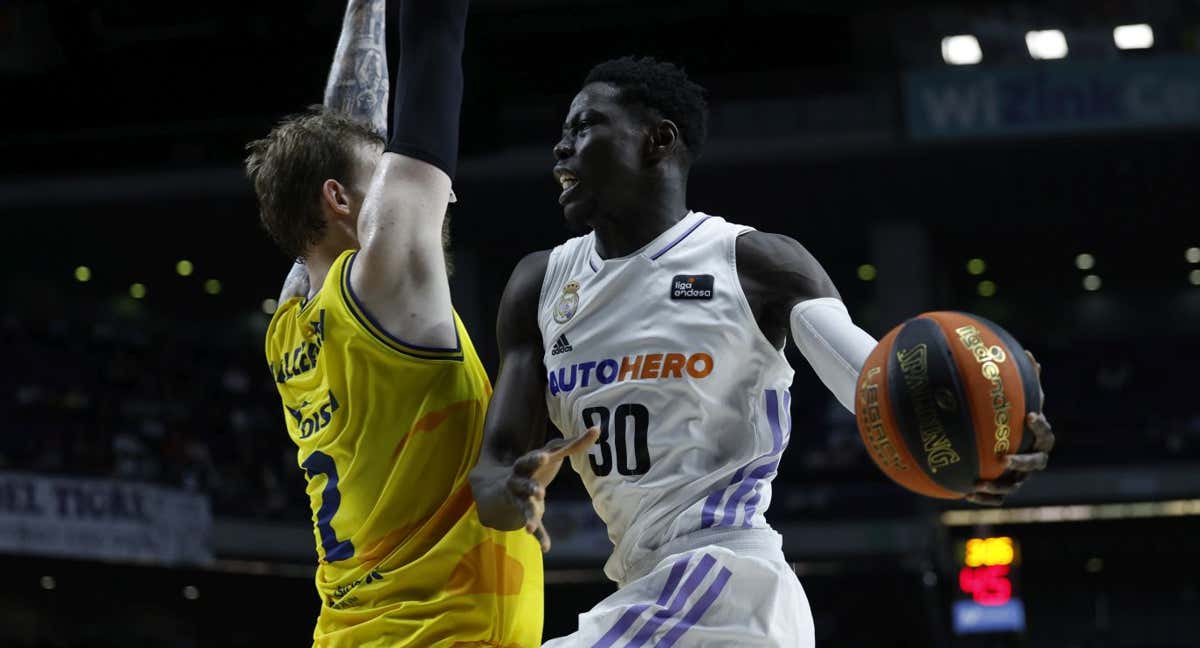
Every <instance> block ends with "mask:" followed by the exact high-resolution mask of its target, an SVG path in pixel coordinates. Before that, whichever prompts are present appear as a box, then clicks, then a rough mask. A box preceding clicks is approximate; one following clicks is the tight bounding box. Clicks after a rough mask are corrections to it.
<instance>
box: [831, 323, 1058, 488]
mask: <svg viewBox="0 0 1200 648" xmlns="http://www.w3.org/2000/svg"><path fill="white" fill-rule="evenodd" d="M1040 371H1041V367H1040V366H1039V365H1038V364H1037V362H1036V361H1034V359H1033V356H1032V355H1030V354H1029V353H1028V352H1026V351H1025V350H1024V349H1023V348H1021V345H1020V344H1019V343H1017V341H1016V340H1015V339H1014V338H1013V337H1012V336H1011V335H1009V334H1008V332H1007V331H1005V330H1004V329H1002V328H1000V327H999V326H997V325H995V324H993V323H992V322H989V321H988V320H986V319H983V318H982V317H976V316H974V315H969V314H966V313H954V312H931V313H923V314H921V315H918V316H917V317H914V318H913V319H910V320H908V321H907V322H904V323H903V324H901V325H899V326H897V327H896V328H894V329H892V330H891V331H890V332H889V333H888V334H887V335H885V336H884V337H883V339H882V340H880V341H879V345H878V346H876V347H875V350H874V351H872V352H871V355H870V356H868V357H867V361H866V363H865V364H864V365H863V367H862V371H861V373H860V374H859V378H858V391H857V397H856V401H857V402H856V403H855V405H856V407H855V416H856V418H857V419H858V431H859V433H860V434H861V435H862V439H863V442H864V443H865V444H866V446H867V450H868V452H869V454H870V455H871V458H872V459H873V460H874V461H875V463H876V465H878V466H879V467H880V469H882V470H883V472H884V473H885V474H886V475H887V476H888V477H891V478H892V479H893V480H894V481H895V482H896V483H898V484H900V485H901V486H903V487H905V488H907V489H909V490H911V491H914V492H917V493H920V494H922V495H927V496H930V497H939V498H944V499H961V498H966V499H968V500H971V501H974V502H977V503H980V504H999V503H1000V502H1001V500H1002V499H1003V496H1004V495H1005V494H1007V493H1009V492H1011V491H1012V490H1013V489H1015V488H1016V487H1017V486H1018V485H1019V484H1020V482H1021V481H1022V480H1023V479H1024V478H1025V477H1027V476H1028V475H1029V474H1030V472H1031V471H1036V470H1042V469H1043V468H1045V467H1046V462H1047V461H1048V459H1049V453H1050V450H1051V448H1053V446H1054V435H1053V433H1052V432H1051V431H1050V426H1049V423H1048V422H1047V421H1046V419H1045V417H1043V416H1042V415H1041V410H1042V401H1043V398H1044V397H1043V394H1042V389H1041V384H1040V382H1039V374H1040Z"/></svg>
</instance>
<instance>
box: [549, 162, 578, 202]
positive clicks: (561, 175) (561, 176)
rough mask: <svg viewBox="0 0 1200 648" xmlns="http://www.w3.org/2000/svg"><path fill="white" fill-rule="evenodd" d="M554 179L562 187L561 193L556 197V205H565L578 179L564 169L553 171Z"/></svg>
mask: <svg viewBox="0 0 1200 648" xmlns="http://www.w3.org/2000/svg"><path fill="white" fill-rule="evenodd" d="M554 177H555V178H556V179H557V180H558V184H559V185H560V186H562V193H561V194H559V195H558V204H560V205H565V204H566V202H567V200H569V199H570V196H571V193H572V192H573V191H574V190H575V187H576V186H578V185H579V178H577V177H575V174H574V173H571V172H570V171H567V170H566V169H558V170H555V172H554Z"/></svg>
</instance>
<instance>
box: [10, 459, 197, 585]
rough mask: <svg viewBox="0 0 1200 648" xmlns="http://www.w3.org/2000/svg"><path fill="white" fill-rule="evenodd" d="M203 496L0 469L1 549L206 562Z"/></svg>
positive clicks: (162, 561) (171, 562)
mask: <svg viewBox="0 0 1200 648" xmlns="http://www.w3.org/2000/svg"><path fill="white" fill-rule="evenodd" d="M211 538H212V513H211V511H210V510H209V503H208V498H207V497H205V496H203V495H198V494H195V493H187V492H183V491H179V490H175V489H171V488H164V487H161V486H153V485H150V484H142V483H131V482H121V481H115V480H105V479H76V478H69V477H47V476H42V475H36V474H31V473H15V472H0V553H20V554H37V555H42V556H54V557H61V558H83V559H96V560H114V561H136V562H151V563H160V564H168V565H178V564H205V563H208V562H210V561H211V560H212V559H213V551H212V540H211Z"/></svg>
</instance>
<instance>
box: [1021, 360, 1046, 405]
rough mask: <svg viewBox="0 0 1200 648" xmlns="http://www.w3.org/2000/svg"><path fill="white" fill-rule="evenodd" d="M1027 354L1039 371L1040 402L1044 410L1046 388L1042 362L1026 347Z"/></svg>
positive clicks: (1035, 369) (1034, 367) (1035, 368)
mask: <svg viewBox="0 0 1200 648" xmlns="http://www.w3.org/2000/svg"><path fill="white" fill-rule="evenodd" d="M1025 355H1026V356H1027V357H1028V358H1029V361H1030V362H1032V363H1033V369H1034V371H1036V372H1037V379H1038V402H1040V403H1041V408H1042V409H1043V410H1044V409H1046V390H1045V389H1042V363H1040V362H1038V361H1037V358H1034V357H1033V353H1032V352H1031V351H1030V350H1029V349H1025Z"/></svg>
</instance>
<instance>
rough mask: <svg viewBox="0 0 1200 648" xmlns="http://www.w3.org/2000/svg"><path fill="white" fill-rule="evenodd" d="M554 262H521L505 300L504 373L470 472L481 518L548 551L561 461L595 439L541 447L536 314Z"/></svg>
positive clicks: (500, 324)
mask: <svg viewBox="0 0 1200 648" xmlns="http://www.w3.org/2000/svg"><path fill="white" fill-rule="evenodd" d="M549 257H550V253H549V251H541V252H534V253H533V254H530V255H528V256H526V257H525V258H524V259H522V260H521V262H520V263H519V264H517V267H516V269H515V270H513V273H512V276H511V277H510V278H509V280H508V286H507V287H506V288H505V289H504V295H503V297H501V299H500V313H499V315H498V317H497V321H496V340H497V345H498V346H499V348H500V371H499V373H498V374H497V376H496V388H495V392H494V393H493V394H492V400H491V404H490V405H489V406H488V411H487V419H486V421H485V422H484V426H483V448H482V450H481V452H480V455H479V463H478V464H477V465H476V466H475V468H474V470H472V471H471V491H472V493H473V494H474V496H475V501H476V503H477V504H478V512H479V520H480V521H481V522H483V523H484V524H485V525H487V526H490V527H493V528H497V529H503V530H513V529H519V528H521V527H522V526H524V527H525V528H526V530H528V531H529V532H530V533H533V534H534V535H535V536H537V538H538V540H539V541H540V542H541V543H542V549H543V551H545V550H548V549H549V548H550V538H549V536H548V535H547V534H546V532H545V528H544V527H543V526H542V523H541V519H542V512H543V511H544V510H545V497H546V486H548V485H549V484H550V482H551V481H552V480H553V479H554V476H555V475H556V474H558V469H559V468H560V467H561V466H562V461H563V459H565V458H567V456H569V455H570V454H572V453H575V452H582V451H585V450H586V449H587V448H588V447H589V446H591V445H592V444H593V443H595V441H596V435H597V432H596V431H595V430H589V431H587V432H586V433H585V434H582V435H579V436H577V437H574V438H571V439H569V440H568V439H555V440H553V441H550V442H549V443H546V445H544V446H543V445H542V444H543V443H545V441H546V438H545V436H546V423H547V420H548V414H547V411H546V371H545V367H544V365H543V364H542V355H543V354H544V353H545V350H544V348H543V347H542V333H541V331H540V330H539V328H538V323H537V308H538V296H539V295H540V293H541V290H542V280H543V277H544V276H545V274H546V264H547V261H548V259H549Z"/></svg>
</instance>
